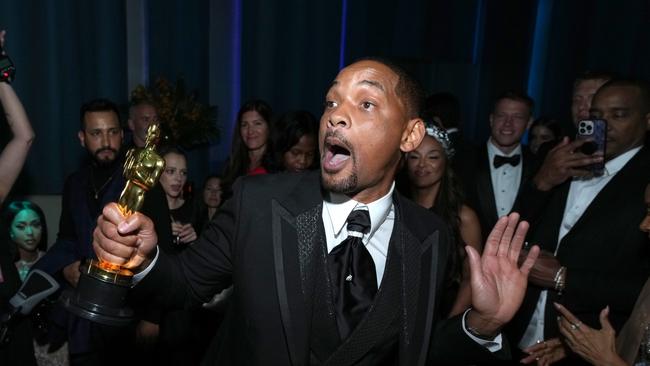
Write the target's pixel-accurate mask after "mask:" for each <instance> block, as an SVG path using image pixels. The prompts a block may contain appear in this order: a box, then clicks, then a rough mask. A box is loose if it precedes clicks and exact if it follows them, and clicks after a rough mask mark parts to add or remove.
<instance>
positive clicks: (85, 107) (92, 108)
mask: <svg viewBox="0 0 650 366" xmlns="http://www.w3.org/2000/svg"><path fill="white" fill-rule="evenodd" d="M89 112H113V113H115V116H116V117H117V121H118V124H119V121H120V110H119V109H118V108H117V104H115V103H113V102H111V101H110V100H108V99H104V98H98V99H93V100H90V101H88V102H86V103H84V104H82V105H81V110H80V113H79V117H80V124H79V129H80V130H81V131H83V130H85V129H86V122H85V120H84V117H85V116H86V113H89Z"/></svg>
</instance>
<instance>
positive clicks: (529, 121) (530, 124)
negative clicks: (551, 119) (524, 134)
mask: <svg viewBox="0 0 650 366" xmlns="http://www.w3.org/2000/svg"><path fill="white" fill-rule="evenodd" d="M532 125H533V116H530V118H528V124H527V125H526V129H527V130H530V126H532Z"/></svg>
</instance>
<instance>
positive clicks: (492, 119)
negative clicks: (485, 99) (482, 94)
mask: <svg viewBox="0 0 650 366" xmlns="http://www.w3.org/2000/svg"><path fill="white" fill-rule="evenodd" d="M493 122H494V114H492V113H490V128H492V123H493Z"/></svg>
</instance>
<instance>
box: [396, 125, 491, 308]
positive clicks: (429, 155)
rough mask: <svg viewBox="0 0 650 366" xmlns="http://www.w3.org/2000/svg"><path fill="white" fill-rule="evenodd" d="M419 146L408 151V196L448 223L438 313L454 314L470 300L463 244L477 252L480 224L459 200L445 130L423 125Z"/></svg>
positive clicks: (460, 198)
mask: <svg viewBox="0 0 650 366" xmlns="http://www.w3.org/2000/svg"><path fill="white" fill-rule="evenodd" d="M426 132H427V134H426V136H424V139H423V140H422V143H421V144H420V146H418V148H417V149H415V150H414V151H412V152H410V153H408V155H407V157H406V171H407V174H408V193H409V194H408V196H410V198H411V199H412V200H413V201H415V202H416V203H418V204H419V205H420V206H422V207H425V208H428V209H430V210H432V211H433V212H435V213H437V214H438V215H439V216H440V217H441V218H442V219H443V220H444V221H445V222H447V224H448V225H449V229H450V230H449V232H450V234H451V235H452V237H453V238H452V242H454V243H456V248H455V249H456V250H452V251H451V253H450V268H451V270H450V271H449V281H448V282H447V284H448V288H447V291H446V295H445V297H444V299H443V304H442V307H441V308H442V309H443V310H442V311H443V312H442V314H446V315H448V316H454V315H457V314H460V313H462V312H463V311H465V310H467V308H468V307H469V306H470V304H471V296H472V294H471V289H470V282H469V280H470V276H469V262H468V259H467V256H466V254H465V248H464V247H465V245H471V246H472V247H474V248H475V249H476V250H477V251H479V252H481V243H482V241H481V227H480V224H479V221H478V217H477V216H476V213H474V211H473V210H472V209H471V208H469V207H468V206H466V205H464V204H463V195H462V191H461V188H460V185H459V183H458V182H457V181H456V178H455V175H454V172H453V171H452V170H451V162H450V159H451V157H452V156H453V149H452V147H451V142H450V141H449V137H448V136H447V133H446V131H444V130H443V129H441V128H438V127H436V126H434V125H429V126H427V128H426Z"/></svg>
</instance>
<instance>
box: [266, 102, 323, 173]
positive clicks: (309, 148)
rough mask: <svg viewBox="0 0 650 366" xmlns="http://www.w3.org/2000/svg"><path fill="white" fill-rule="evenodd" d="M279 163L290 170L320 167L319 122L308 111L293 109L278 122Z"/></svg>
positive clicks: (277, 152)
mask: <svg viewBox="0 0 650 366" xmlns="http://www.w3.org/2000/svg"><path fill="white" fill-rule="evenodd" d="M276 127H277V129H276V131H277V136H276V140H275V155H276V161H277V165H278V166H280V167H282V169H284V170H285V171H288V172H300V171H304V170H308V169H316V168H318V162H319V159H318V158H317V156H318V122H317V121H316V117H314V116H313V115H312V114H311V113H309V112H307V111H291V112H287V113H285V114H283V115H282V117H280V118H279V119H278V121H277V122H276Z"/></svg>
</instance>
